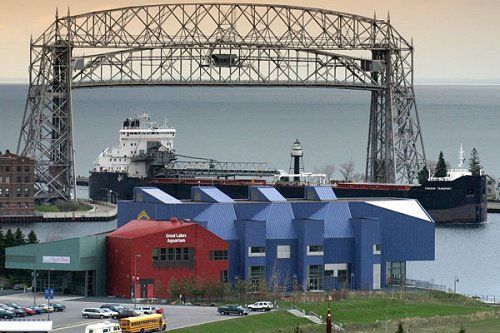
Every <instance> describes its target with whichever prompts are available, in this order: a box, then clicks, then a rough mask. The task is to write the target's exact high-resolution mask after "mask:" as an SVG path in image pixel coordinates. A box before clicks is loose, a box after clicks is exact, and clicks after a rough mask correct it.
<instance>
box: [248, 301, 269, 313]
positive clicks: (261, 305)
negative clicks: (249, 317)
mask: <svg viewBox="0 0 500 333" xmlns="http://www.w3.org/2000/svg"><path fill="white" fill-rule="evenodd" d="M272 308H273V303H271V302H267V301H261V302H255V303H254V304H250V305H249V306H248V309H249V310H252V311H271V310H272Z"/></svg>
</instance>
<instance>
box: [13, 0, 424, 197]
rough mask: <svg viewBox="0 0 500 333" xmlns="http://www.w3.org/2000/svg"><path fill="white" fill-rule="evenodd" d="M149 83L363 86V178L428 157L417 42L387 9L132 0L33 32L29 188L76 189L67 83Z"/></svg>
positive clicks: (27, 120)
mask: <svg viewBox="0 0 500 333" xmlns="http://www.w3.org/2000/svg"><path fill="white" fill-rule="evenodd" d="M152 85H164V86H173V85H177V86H204V85H205V86H214V85H219V86H279V87H304V86H306V87H331V88H346V89H359V90H368V91H370V92H371V106H370V124H369V133H368V146H367V160H366V178H367V180H368V181H371V182H385V183H392V182H403V183H404V182H413V180H414V179H415V178H416V175H417V173H418V171H419V170H420V169H421V168H422V167H423V166H424V164H425V152H424V147H423V142H422V135H421V131H420V124H419V120H418V114H417V107H416V102H415V93H414V89H413V46H412V44H411V43H408V42H407V41H406V40H405V39H404V38H403V37H402V36H401V35H400V34H399V33H398V32H397V31H396V30H395V29H394V27H393V26H392V25H391V23H390V20H389V18H388V19H387V20H379V19H376V18H367V17H362V16H358V15H353V14H346V13H340V12H335V11H329V10H323V9H315V8H301V7H293V6H282V5H254V4H211V3H199V4H166V5H151V6H138V7H128V8H118V9H111V10H104V11H98V12H92V13H86V14H81V15H74V16H72V15H70V14H69V12H68V14H67V16H65V17H58V15H57V13H56V18H55V21H54V22H53V23H52V24H51V25H50V27H49V28H48V29H47V30H46V31H45V32H44V33H43V34H42V35H41V36H40V37H38V38H36V39H32V41H31V58H30V86H29V91H28V97H27V101H26V108H25V111H24V117H23V123H22V128H21V133H20V136H19V142H18V149H17V150H18V153H19V154H21V155H25V156H29V157H31V158H33V159H34V160H35V162H36V171H35V173H36V177H37V187H36V188H37V193H36V195H38V196H43V195H45V196H48V197H62V198H65V199H69V198H71V196H72V195H73V194H74V192H73V191H75V187H76V186H75V175H74V173H75V172H74V161H75V158H74V155H75V154H74V150H73V116H72V115H73V110H72V104H71V93H72V90H73V89H76V88H91V87H104V86H106V87H108V86H152ZM308 111H309V110H308ZM312 111H313V110H312ZM326 139H327V138H325V140H326Z"/></svg>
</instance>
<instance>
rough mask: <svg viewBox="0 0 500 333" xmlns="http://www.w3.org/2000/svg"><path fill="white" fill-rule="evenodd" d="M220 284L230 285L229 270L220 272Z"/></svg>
mask: <svg viewBox="0 0 500 333" xmlns="http://www.w3.org/2000/svg"><path fill="white" fill-rule="evenodd" d="M220 282H222V283H228V282H229V278H228V275H227V270H224V271H220Z"/></svg>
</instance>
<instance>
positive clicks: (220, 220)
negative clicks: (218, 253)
mask: <svg viewBox="0 0 500 333" xmlns="http://www.w3.org/2000/svg"><path fill="white" fill-rule="evenodd" d="M194 221H207V224H206V226H207V229H208V230H210V231H211V232H213V233H214V234H216V235H217V236H219V237H221V238H222V239H226V240H231V239H238V233H237V230H236V224H235V223H234V222H235V221H236V213H235V211H234V205H233V204H214V205H210V207H209V208H207V209H206V210H205V211H203V212H202V213H201V214H200V215H198V216H195V217H194Z"/></svg>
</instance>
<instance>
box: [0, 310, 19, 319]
mask: <svg viewBox="0 0 500 333" xmlns="http://www.w3.org/2000/svg"><path fill="white" fill-rule="evenodd" d="M15 316H16V314H15V313H14V312H12V311H10V310H6V309H1V308H0V318H3V319H12V318H14V317H15Z"/></svg>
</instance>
